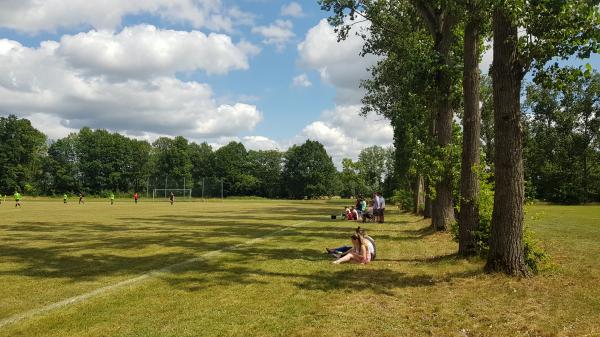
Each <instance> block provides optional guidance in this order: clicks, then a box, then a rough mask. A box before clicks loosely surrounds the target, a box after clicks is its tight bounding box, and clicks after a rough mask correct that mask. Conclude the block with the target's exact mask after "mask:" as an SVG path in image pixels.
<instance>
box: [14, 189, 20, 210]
mask: <svg viewBox="0 0 600 337" xmlns="http://www.w3.org/2000/svg"><path fill="white" fill-rule="evenodd" d="M15 207H21V193H19V192H17V191H15Z"/></svg>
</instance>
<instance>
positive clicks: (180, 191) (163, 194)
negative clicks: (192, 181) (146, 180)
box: [152, 188, 192, 201]
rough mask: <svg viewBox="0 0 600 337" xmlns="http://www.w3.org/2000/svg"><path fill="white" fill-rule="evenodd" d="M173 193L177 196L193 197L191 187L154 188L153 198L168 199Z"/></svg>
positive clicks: (183, 197)
mask: <svg viewBox="0 0 600 337" xmlns="http://www.w3.org/2000/svg"><path fill="white" fill-rule="evenodd" d="M171 193H173V195H174V196H175V198H182V199H192V189H191V188H155V189H153V190H152V200H153V201H154V200H160V199H168V198H169V196H170V195H171Z"/></svg>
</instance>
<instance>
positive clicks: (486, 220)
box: [450, 167, 548, 273]
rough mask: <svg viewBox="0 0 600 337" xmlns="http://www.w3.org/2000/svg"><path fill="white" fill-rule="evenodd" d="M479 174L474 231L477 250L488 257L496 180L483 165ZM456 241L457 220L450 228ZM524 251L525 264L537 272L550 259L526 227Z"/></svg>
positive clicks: (479, 253)
mask: <svg viewBox="0 0 600 337" xmlns="http://www.w3.org/2000/svg"><path fill="white" fill-rule="evenodd" d="M478 176H479V188H480V190H479V199H478V200H477V208H478V210H479V227H478V228H477V230H476V231H475V232H474V234H475V238H476V251H477V253H478V255H479V256H481V257H484V258H485V257H486V256H487V255H488V252H489V249H490V246H489V240H490V236H491V229H492V213H493V211H494V180H493V174H492V173H491V172H490V171H487V170H486V169H485V168H483V167H481V168H479V169H478ZM450 233H451V234H452V237H453V239H454V241H457V242H458V224H457V223H456V222H455V223H453V224H452V226H451V228H450ZM523 233H524V234H523V251H524V254H523V255H524V259H525V264H526V265H527V267H529V269H530V270H531V271H532V272H534V273H537V272H539V271H540V269H541V266H542V265H543V264H544V263H545V262H546V261H547V260H548V256H547V254H546V252H545V251H544V250H543V249H542V248H541V247H540V246H539V244H538V242H537V241H536V240H535V239H534V238H533V233H532V232H531V231H530V230H529V229H528V228H527V227H525V228H524V229H523Z"/></svg>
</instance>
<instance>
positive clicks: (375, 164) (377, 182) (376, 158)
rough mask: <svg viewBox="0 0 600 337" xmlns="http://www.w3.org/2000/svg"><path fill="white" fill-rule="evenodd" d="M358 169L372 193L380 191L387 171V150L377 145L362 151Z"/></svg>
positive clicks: (359, 155) (359, 156)
mask: <svg viewBox="0 0 600 337" xmlns="http://www.w3.org/2000/svg"><path fill="white" fill-rule="evenodd" d="M357 168H358V171H359V173H360V175H361V176H362V178H363V180H364V181H365V183H366V184H367V186H368V188H369V189H370V190H371V192H373V191H380V190H381V186H382V179H383V173H384V171H385V149H384V148H382V147H381V146H377V145H374V146H371V147H366V148H364V149H362V150H361V151H360V153H359V154H358V162H357Z"/></svg>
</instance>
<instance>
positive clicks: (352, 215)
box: [342, 192, 385, 223]
mask: <svg viewBox="0 0 600 337" xmlns="http://www.w3.org/2000/svg"><path fill="white" fill-rule="evenodd" d="M367 205H368V206H367ZM384 212H385V199H384V198H383V195H381V192H375V193H373V199H371V200H369V202H368V203H367V200H366V199H365V198H364V197H363V196H362V195H361V196H359V197H358V199H356V204H355V205H354V206H350V207H345V208H344V213H343V214H342V217H343V218H344V219H346V220H358V221H360V220H362V222H367V221H370V222H379V223H383V220H384Z"/></svg>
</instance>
